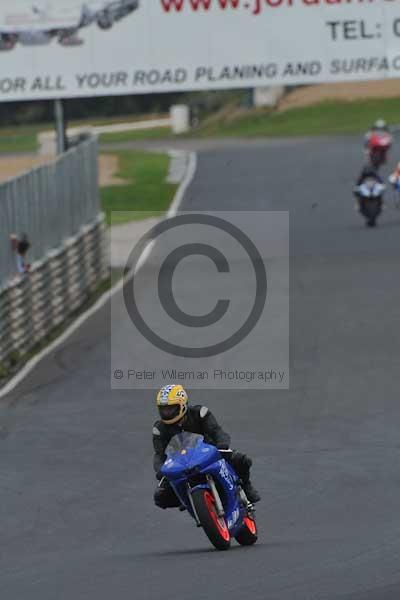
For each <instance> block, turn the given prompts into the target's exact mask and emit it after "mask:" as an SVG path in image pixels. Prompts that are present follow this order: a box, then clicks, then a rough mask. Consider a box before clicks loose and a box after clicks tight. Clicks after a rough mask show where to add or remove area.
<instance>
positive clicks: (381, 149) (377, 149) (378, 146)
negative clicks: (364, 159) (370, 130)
mask: <svg viewBox="0 0 400 600" xmlns="http://www.w3.org/2000/svg"><path fill="white" fill-rule="evenodd" d="M392 143H393V138H392V136H391V135H390V133H383V134H382V133H380V134H376V133H374V134H373V135H371V137H370V138H369V140H368V143H367V152H368V156H369V160H370V163H371V165H372V166H373V167H374V169H379V168H380V167H381V166H382V165H384V164H385V163H386V160H387V154H388V152H389V149H390V147H391V146H392Z"/></svg>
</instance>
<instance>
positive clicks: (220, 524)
mask: <svg viewBox="0 0 400 600" xmlns="http://www.w3.org/2000/svg"><path fill="white" fill-rule="evenodd" d="M204 500H205V502H206V506H207V508H208V512H209V513H210V516H211V518H212V520H213V521H214V523H215V525H216V526H217V529H218V532H219V534H220V536H221V537H222V538H223V539H224V540H225V541H226V542H229V540H230V539H231V535H230V533H229V529H228V527H227V526H226V523H225V519H223V518H222V517H219V516H218V515H217V512H216V510H215V500H214V496H213V495H212V494H210V492H204Z"/></svg>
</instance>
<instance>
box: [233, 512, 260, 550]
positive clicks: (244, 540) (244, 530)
mask: <svg viewBox="0 0 400 600" xmlns="http://www.w3.org/2000/svg"><path fill="white" fill-rule="evenodd" d="M235 538H236V541H237V542H238V543H239V544H240V545H241V546H252V545H253V544H255V543H256V541H257V539H258V535H257V525H256V521H255V519H254V517H245V518H244V519H243V525H242V526H241V528H240V529H239V531H238V532H237V534H236V535H235Z"/></svg>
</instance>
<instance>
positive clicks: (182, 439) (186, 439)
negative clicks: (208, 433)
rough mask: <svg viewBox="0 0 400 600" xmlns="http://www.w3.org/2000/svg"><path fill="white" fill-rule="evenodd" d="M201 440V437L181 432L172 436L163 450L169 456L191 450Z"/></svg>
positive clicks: (202, 438)
mask: <svg viewBox="0 0 400 600" xmlns="http://www.w3.org/2000/svg"><path fill="white" fill-rule="evenodd" d="M203 440H204V437H203V436H202V435H199V434H197V433H189V432H187V431H183V432H182V433H178V434H177V435H174V437H173V438H172V439H171V441H170V443H169V444H168V446H167V448H166V450H165V454H166V455H167V456H171V455H172V454H176V453H177V452H181V451H182V450H190V449H191V448H195V447H196V446H197V445H198V444H200V443H201V442H202V441H203Z"/></svg>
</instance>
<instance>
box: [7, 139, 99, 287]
mask: <svg viewBox="0 0 400 600" xmlns="http://www.w3.org/2000/svg"><path fill="white" fill-rule="evenodd" d="M97 156H98V145H97V140H96V139H94V138H92V139H90V140H88V141H85V142H83V143H82V144H80V145H79V146H77V147H75V148H73V149H71V150H69V151H68V152H66V153H65V154H64V155H63V156H61V157H60V158H58V159H56V160H55V161H54V162H53V163H51V164H49V165H45V166H44V167H39V168H37V169H34V170H33V171H30V172H29V173H26V174H25V175H21V176H20V177H17V178H16V179H13V180H10V181H8V182H6V183H3V184H1V185H0V247H1V251H0V287H1V286H2V285H4V284H5V282H6V281H7V280H8V279H9V278H10V277H12V276H13V275H15V273H16V258H15V254H14V253H13V252H12V249H11V244H10V235H11V234H12V233H16V234H17V235H19V234H21V233H26V234H27V235H28V237H29V240H30V242H31V248H30V250H29V261H30V262H33V261H35V260H38V259H41V258H43V257H44V255H45V254H46V253H47V252H48V251H49V250H51V249H53V248H58V247H60V246H61V245H62V243H63V241H64V240H65V239H66V238H69V237H71V236H73V235H75V234H76V233H77V232H78V231H79V229H80V228H81V227H82V226H83V225H86V224H89V223H91V222H93V221H94V220H95V219H96V217H97V216H98V214H99V212H100V205H99V193H98V164H97Z"/></svg>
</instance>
